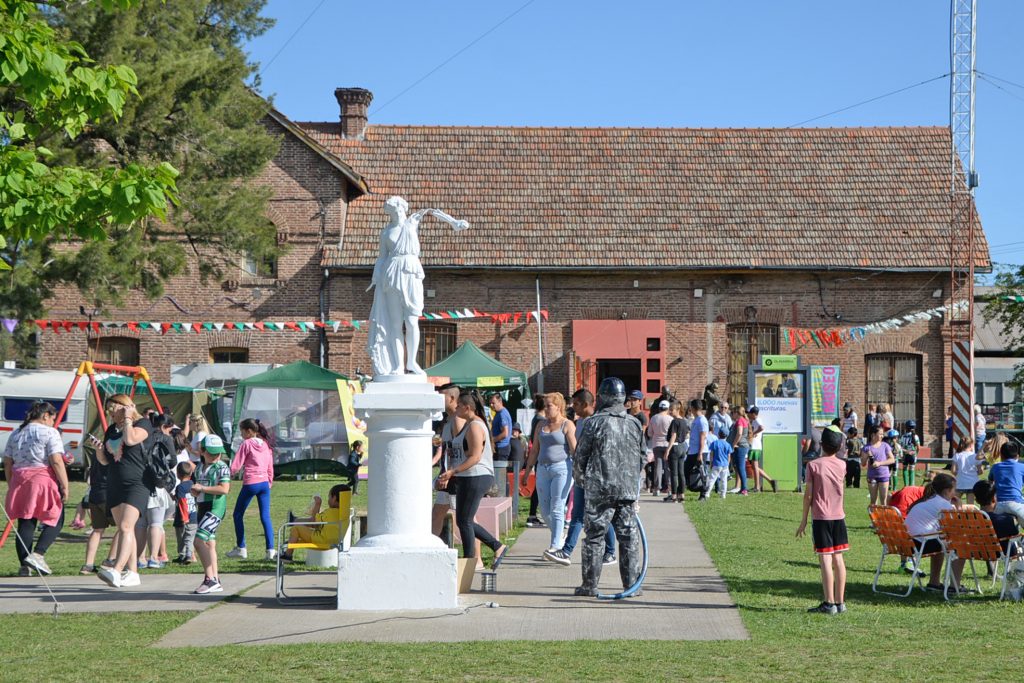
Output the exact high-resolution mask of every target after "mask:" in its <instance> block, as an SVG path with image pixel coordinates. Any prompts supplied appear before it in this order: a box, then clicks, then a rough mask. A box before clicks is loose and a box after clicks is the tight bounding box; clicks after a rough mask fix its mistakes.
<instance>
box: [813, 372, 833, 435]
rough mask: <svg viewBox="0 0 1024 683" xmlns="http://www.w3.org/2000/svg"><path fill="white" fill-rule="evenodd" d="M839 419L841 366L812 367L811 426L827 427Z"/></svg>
mask: <svg viewBox="0 0 1024 683" xmlns="http://www.w3.org/2000/svg"><path fill="white" fill-rule="evenodd" d="M837 417H839V366H838V365H812V366H811V424H812V425H814V426H815V427H827V426H828V425H830V424H832V420H834V419H836V418H837Z"/></svg>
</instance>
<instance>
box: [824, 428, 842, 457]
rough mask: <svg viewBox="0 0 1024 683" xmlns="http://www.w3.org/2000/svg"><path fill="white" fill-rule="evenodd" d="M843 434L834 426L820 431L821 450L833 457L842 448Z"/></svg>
mask: <svg viewBox="0 0 1024 683" xmlns="http://www.w3.org/2000/svg"><path fill="white" fill-rule="evenodd" d="M843 438H844V437H843V433H842V432H841V431H840V430H839V427H836V426H835V425H832V426H829V427H827V428H826V429H823V430H821V450H823V451H824V452H825V453H828V454H829V455H834V454H836V453H838V452H839V449H840V448H842V447H843Z"/></svg>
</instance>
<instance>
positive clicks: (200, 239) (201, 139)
mask: <svg viewBox="0 0 1024 683" xmlns="http://www.w3.org/2000/svg"><path fill="white" fill-rule="evenodd" d="M4 3H7V0H0V6H2V5H4ZM8 4H9V3H8ZM22 4H24V3H22ZM264 4H265V0H173V1H168V2H162V1H160V0H104V1H103V2H67V3H61V2H57V3H49V9H46V10H45V11H39V10H37V11H36V14H35V16H36V17H45V19H46V23H45V25H44V29H45V30H46V31H49V32H50V35H51V36H55V37H61V38H62V39H63V42H64V43H65V44H67V45H71V46H73V47H72V48H69V50H68V51H67V53H68V54H69V55H71V56H72V57H74V56H75V55H84V54H88V55H90V56H91V57H92V59H94V60H96V64H97V65H123V66H102V67H101V66H95V67H94V68H93V71H95V72H97V73H99V72H102V73H103V74H105V76H104V78H107V79H109V80H108V84H109V83H120V84H121V85H122V87H121V89H120V90H119V91H118V92H120V93H121V94H122V95H123V97H121V96H110V97H108V98H107V100H106V103H107V105H108V110H107V111H106V112H105V113H102V114H100V115H97V116H94V117H92V118H89V119H88V120H87V122H86V123H84V124H82V123H80V118H74V117H69V118H70V119H71V123H72V125H78V126H79V128H78V129H77V130H75V129H72V130H73V132H75V133H76V134H75V135H72V134H71V132H69V131H67V130H64V131H63V132H62V134H60V135H54V136H52V138H51V139H52V142H50V143H49V144H48V145H47V146H48V148H49V151H50V152H51V155H52V156H51V157H50V159H51V163H50V164H49V165H50V166H55V165H57V164H58V163H59V164H60V165H62V166H63V167H68V168H76V169H80V170H81V171H82V172H83V173H85V172H88V173H90V174H92V175H94V176H102V175H103V174H107V173H113V174H118V175H119V177H125V178H128V177H130V176H133V174H134V175H138V174H139V173H140V171H139V169H151V170H153V171H154V174H155V173H157V172H162V173H173V169H177V176H176V177H173V176H171V177H170V179H171V180H172V181H173V186H172V187H173V188H174V189H175V194H174V196H175V198H176V202H177V203H176V205H175V206H172V207H171V208H170V210H169V211H167V212H166V214H160V213H159V212H156V211H154V212H152V213H150V214H148V215H149V216H151V217H150V218H148V219H146V220H144V221H143V222H142V224H141V229H136V228H134V227H132V226H133V221H126V220H121V219H123V218H124V217H125V216H123V215H122V214H121V213H116V212H118V211H121V206H122V204H126V203H130V202H142V203H146V202H150V201H151V200H155V198H156V195H155V194H154V193H152V192H151V191H150V190H151V189H153V188H152V186H151V185H147V184H139V183H138V182H137V184H136V189H135V191H134V193H133V192H132V191H131V190H124V191H121V192H120V193H114V194H113V195H111V199H112V200H113V201H112V202H108V206H109V205H110V204H111V203H112V204H113V206H112V207H111V208H108V211H109V212H110V213H109V215H102V214H96V217H97V218H98V219H100V220H91V221H88V222H86V221H83V223H82V230H81V231H77V230H76V231H73V232H68V231H65V232H63V233H61V232H60V231H58V233H57V234H51V235H49V236H46V237H39V238H33V239H25V237H26V236H16V238H15V240H9V241H8V244H7V247H6V248H5V249H3V251H2V252H0V255H2V257H3V258H4V260H6V261H8V263H11V265H13V266H14V267H15V270H19V269H20V272H18V273H16V274H12V277H11V279H10V282H11V285H12V286H11V289H10V290H9V292H6V291H4V289H0V314H6V315H7V316H9V317H19V318H21V319H27V318H33V317H41V316H42V313H43V307H44V306H45V303H46V301H45V296H42V297H40V296H37V297H33V299H32V300H31V301H26V300H25V299H20V300H19V299H18V298H16V295H15V294H14V292H16V291H19V290H21V291H26V290H32V289H33V288H36V289H38V290H39V291H41V292H45V291H46V290H48V289H50V288H52V287H56V286H64V285H67V284H70V283H74V284H75V285H77V287H78V289H79V290H80V292H81V294H82V300H83V302H84V303H85V304H86V305H87V306H88V307H90V308H92V309H95V310H99V311H109V310H111V309H113V308H116V307H117V306H119V305H121V304H123V303H124V301H125V300H126V296H127V295H128V294H130V293H131V292H143V293H145V294H146V295H147V296H150V297H155V296H159V295H160V294H161V293H162V292H163V284H164V283H165V282H166V281H167V279H169V278H170V277H173V276H175V275H180V274H182V273H183V272H185V270H186V268H187V267H188V265H189V263H190V262H191V263H195V264H197V268H196V270H195V271H194V274H195V276H196V277H198V278H201V279H203V280H204V281H206V280H207V279H210V278H213V279H216V278H219V277H223V276H225V274H226V273H228V272H230V271H231V270H232V269H236V268H237V267H238V263H239V261H240V260H241V259H242V258H244V257H245V256H249V257H250V258H251V259H253V260H255V261H257V262H263V261H266V260H268V259H272V258H273V257H275V256H276V255H277V251H278V246H277V243H276V239H275V238H276V234H275V229H274V227H273V226H272V225H271V224H270V222H269V221H268V220H267V219H266V217H265V216H266V201H267V198H268V194H269V193H268V191H267V190H266V189H264V188H261V187H259V186H257V185H256V184H253V183H251V182H249V181H251V180H252V179H253V178H254V177H255V176H256V175H257V174H258V173H259V172H260V171H261V170H262V169H263V168H264V167H265V165H266V163H267V162H268V161H269V160H270V159H272V158H273V156H274V155H275V154H276V152H277V145H278V141H277V140H276V139H274V138H273V137H272V136H270V135H269V134H268V133H267V131H266V129H265V128H264V126H263V124H262V119H263V117H264V115H265V114H266V111H267V107H268V104H267V103H266V102H265V101H264V100H262V99H260V98H259V97H256V96H255V95H254V94H253V93H252V92H251V91H250V90H249V89H248V88H247V87H246V85H245V82H246V80H251V79H253V78H254V77H255V75H256V69H255V65H253V64H252V63H250V62H249V61H248V59H247V56H246V54H245V52H244V50H243V49H242V46H243V44H244V42H245V41H247V40H249V39H250V38H252V37H254V36H257V35H259V34H261V33H262V32H264V31H265V30H267V28H269V27H270V25H271V22H270V20H268V19H266V18H264V17H261V16H260V12H261V11H262V8H263V6H264ZM40 30H43V29H40ZM79 58H80V59H81V58H82V57H79ZM95 78H99V77H98V76H96V77H95ZM112 103H113V104H117V105H118V107H117V108H116V110H115V109H113V108H112ZM90 111H91V110H90ZM154 160H160V161H162V162H166V164H167V165H163V164H158V165H156V166H152V164H153V161H154ZM172 167H173V169H172ZM167 177H168V176H163V178H164V179H166V178H167ZM153 179H154V180H160V179H161V176H158V175H154V176H153ZM100 186H102V183H100ZM26 222H27V221H26ZM98 226H100V227H101V228H102V232H103V236H104V237H105V239H102V240H97V241H91V242H88V243H83V244H82V245H80V247H78V246H76V248H67V247H66V246H65V245H62V244H61V241H62V240H64V239H65V238H67V237H75V238H90V237H94V236H98V235H99V232H98V229H99V228H98ZM12 313H13V314H14V315H12Z"/></svg>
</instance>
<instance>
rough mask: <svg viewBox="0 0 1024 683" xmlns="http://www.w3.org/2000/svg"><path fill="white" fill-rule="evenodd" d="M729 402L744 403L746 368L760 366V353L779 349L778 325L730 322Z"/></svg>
mask: <svg viewBox="0 0 1024 683" xmlns="http://www.w3.org/2000/svg"><path fill="white" fill-rule="evenodd" d="M726 329H727V332H728V335H729V377H728V380H729V387H728V393H727V394H726V395H727V396H728V397H729V403H730V404H731V405H734V406H741V405H747V403H749V399H748V396H747V367H748V366H750V365H759V364H760V363H761V356H762V355H763V354H769V355H771V354H776V353H778V352H779V326H778V325H760V324H757V323H751V324H742V325H729V326H728V327H727V328H726Z"/></svg>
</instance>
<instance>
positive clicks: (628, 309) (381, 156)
mask: <svg viewBox="0 0 1024 683" xmlns="http://www.w3.org/2000/svg"><path fill="white" fill-rule="evenodd" d="M335 96H336V98H337V100H338V102H339V106H340V121H339V122H328V123H296V122H291V121H289V120H288V119H286V118H285V117H284V116H283V115H281V114H280V113H278V112H272V113H271V115H270V116H269V117H268V120H267V125H268V126H269V127H270V129H271V130H272V131H274V132H275V133H277V134H280V135H281V136H282V138H283V142H282V146H281V151H280V153H279V155H278V157H277V158H276V159H275V160H274V161H273V163H271V164H270V165H269V166H268V168H267V170H266V172H265V173H264V175H263V178H262V181H263V182H266V183H268V184H270V185H271V187H272V188H273V190H274V198H273V200H272V202H271V215H270V216H269V218H270V219H271V220H272V221H273V222H274V224H275V225H276V226H277V228H278V234H279V239H280V240H281V241H282V242H284V243H286V244H287V245H288V247H289V251H288V253H287V255H285V256H283V257H282V258H281V259H280V260H279V262H278V263H277V264H276V266H275V269H274V275H273V277H258V276H256V275H252V274H250V272H251V271H254V270H255V269H254V268H252V267H251V264H246V263H245V259H244V255H240V257H239V275H238V277H237V278H236V279H229V281H227V282H225V283H224V284H223V285H222V286H220V287H219V288H216V289H215V288H204V287H200V286H198V285H197V283H196V281H195V280H194V278H190V277H182V278H178V279H177V280H175V281H174V282H172V283H171V284H170V285H169V286H168V288H167V296H165V297H163V298H162V299H160V300H158V301H155V302H153V301H146V300H144V299H142V298H141V297H140V298H139V299H137V300H134V301H132V302H130V304H129V305H128V306H126V308H125V309H124V310H122V311H119V312H118V313H117V314H116V316H113V317H112V318H111V319H117V320H153V321H161V320H193V321H212V320H226V321H241V322H249V323H254V322H256V321H264V320H272V321H295V320H306V321H319V320H364V319H365V318H366V317H367V316H368V314H369V309H370V303H371V295H370V293H367V292H366V291H365V290H366V287H367V285H368V282H369V277H370V272H371V270H372V267H373V262H374V259H375V258H376V255H377V249H378V247H377V240H378V234H379V230H380V228H381V227H383V225H384V222H385V216H384V213H383V211H382V204H383V201H384V200H385V199H386V198H387V197H389V196H391V195H392V194H399V195H402V196H403V197H405V198H406V199H407V200H408V202H409V205H410V207H411V208H412V209H418V208H424V207H428V206H430V207H436V208H441V209H443V210H445V211H447V212H448V213H450V214H452V215H453V216H455V217H457V218H465V219H467V220H469V221H470V223H471V225H472V227H471V229H470V230H469V231H468V232H464V233H459V234H458V235H456V234H454V233H453V232H452V231H451V229H450V228H449V227H448V226H446V225H444V224H442V223H440V222H438V221H436V220H433V219H427V220H426V221H424V222H423V224H422V225H421V228H420V241H421V245H422V255H421V260H422V262H423V265H424V268H425V270H426V273H427V279H426V283H425V289H426V310H427V311H428V312H429V311H447V310H452V309H460V310H461V309H464V308H470V309H479V310H483V311H493V312H504V311H524V310H527V309H532V308H534V307H535V306H536V305H537V292H538V290H539V292H540V300H541V307H542V308H543V309H545V310H546V311H547V312H548V319H547V320H546V321H545V322H543V323H542V325H541V326H540V327H538V325H537V323H536V322H532V321H530V322H527V321H525V320H522V319H521V320H519V321H517V322H507V323H495V322H492V321H491V320H489V319H483V320H480V319H473V320H458V321H456V320H446V321H443V322H442V321H430V322H425V323H423V331H424V334H423V337H424V345H423V349H422V350H421V355H422V362H423V363H424V364H425V365H429V364H432V363H434V362H437V361H439V360H441V359H442V358H443V357H444V356H446V355H447V354H448V353H450V352H451V351H453V350H454V349H455V348H456V347H457V345H458V344H459V343H461V342H462V341H463V340H466V339H471V340H473V341H474V342H476V343H477V344H478V345H479V346H480V347H481V348H483V349H484V350H486V351H487V352H489V353H491V354H492V355H494V356H495V357H496V358H498V359H499V360H501V361H502V362H504V363H506V364H508V365H511V366H514V367H517V368H520V369H523V370H525V371H526V372H527V373H528V374H529V375H530V376H531V380H530V381H531V386H533V387H534V388H535V389H536V386H537V383H538V380H540V381H542V382H543V386H544V388H545V389H546V390H548V391H550V390H560V391H569V390H571V389H573V388H574V385H575V384H576V383H578V382H579V381H584V382H593V381H595V380H596V379H599V378H600V376H602V375H604V374H617V375H619V376H623V377H625V378H627V379H628V381H629V383H631V384H633V385H636V386H638V387H640V388H642V389H644V390H646V391H647V392H648V393H649V394H655V393H657V391H658V389H659V388H660V386H661V385H662V384H668V385H669V386H670V387H671V388H672V389H673V391H674V392H675V393H676V394H677V395H680V396H691V395H697V394H699V392H700V390H701V389H702V388H703V386H704V384H706V383H707V382H708V381H710V380H712V379H717V380H718V382H719V384H720V385H721V386H722V390H723V392H724V394H725V395H726V396H729V397H730V398H731V399H732V400H733V401H734V402H736V401H739V400H741V397H744V396H745V395H746V381H747V380H746V372H745V370H746V367H747V364H748V363H750V362H757V359H758V355H759V354H761V353H768V352H772V353H776V352H783V353H788V352H791V351H793V346H791V345H790V344H787V343H786V338H785V333H780V331H781V330H784V329H785V328H787V327H794V328H831V327H847V328H848V327H851V326H857V325H866V324H869V323H873V322H877V321H882V320H886V319H891V318H894V317H902V316H905V315H907V314H911V313H914V312H917V311H921V310H926V309H933V308H935V307H938V306H941V305H942V304H943V303H944V302H945V301H946V296H947V295H948V279H949V266H948V258H949V257H948V244H949V237H948V224H949V194H948V187H949V163H950V161H949V160H950V141H949V131H948V129H945V128H937V127H936V128H832V129H626V128H609V129H591V128H513V127H507V128H506V127H494V128H490V127H488V128H471V127H441V126H437V127H434V126H393V125H387V126H384V125H369V124H368V121H367V110H368V105H369V103H370V101H371V99H372V95H371V94H370V93H369V92H368V91H365V90H361V89H356V88H352V89H339V90H338V91H336V92H335ZM978 244H979V246H978V253H977V254H976V264H977V267H979V268H981V269H985V268H988V267H989V265H990V264H989V257H988V248H987V245H986V243H985V240H984V238H982V239H980V240H978ZM78 305H79V302H78V301H77V300H76V298H75V296H74V292H73V291H65V292H61V293H58V295H57V296H56V297H55V298H54V301H53V305H52V308H51V317H54V318H60V317H61V316H64V317H68V316H70V317H72V318H75V319H78V318H80V316H79V315H78V314H77V311H78ZM538 331H541V332H542V335H543V361H541V360H540V357H539V352H538V338H537V335H538ZM87 338H88V340H89V341H90V342H91V346H90V347H89V349H88V350H87V348H86V343H87ZM944 339H945V337H944V330H943V326H942V322H941V320H940V319H932V320H929V321H918V322H913V323H910V324H907V325H904V326H902V327H900V328H899V329H897V330H892V331H889V332H887V333H883V334H873V335H869V336H867V337H865V338H864V339H863V340H860V341H855V342H850V343H847V344H844V345H843V346H841V347H837V348H824V347H822V348H819V347H818V346H817V345H815V344H805V343H803V342H801V343H800V344H799V345H798V348H796V350H795V353H798V354H799V355H800V356H801V359H802V360H803V362H805V363H806V364H808V365H810V364H837V365H840V366H841V368H842V374H841V387H840V393H841V399H842V400H849V401H851V402H852V403H854V404H855V405H856V406H858V409H859V410H861V412H863V406H864V404H865V403H866V402H867V401H869V400H870V401H886V402H890V403H893V404H894V405H895V410H896V414H897V418H898V419H900V420H904V419H909V418H916V419H918V421H919V424H920V425H922V429H923V432H924V434H925V435H926V441H931V440H933V439H934V438H935V437H936V436H937V435H938V434H939V432H940V431H941V428H942V421H943V417H944V406H945V405H946V404H947V403H948V397H947V396H946V394H947V393H948V387H947V385H948V382H947V380H946V378H947V377H948V375H949V363H948V358H947V352H946V342H945V341H944ZM365 340H366V335H365V330H364V329H363V330H360V329H354V328H352V327H348V326H343V327H341V328H339V329H338V330H333V329H332V328H331V327H330V326H328V327H327V328H324V329H314V330H311V331H310V332H309V333H299V332H278V333H269V332H260V331H258V330H245V331H239V330H232V331H227V330H222V331H217V330H209V331H207V330H203V331H201V332H200V333H198V334H195V333H192V334H173V333H171V334H168V335H161V334H159V333H158V332H153V331H135V332H133V331H129V330H116V331H115V330H101V331H100V333H99V334H93V333H88V334H86V333H78V332H72V333H68V334H59V335H57V334H53V333H42V334H41V354H40V360H41V364H42V365H43V366H44V367H71V366H73V365H74V364H75V363H76V362H77V361H78V360H80V359H81V358H83V357H84V356H85V354H86V353H92V354H94V355H95V354H98V356H99V357H106V358H109V357H110V356H111V354H112V353H113V354H118V355H119V357H120V359H121V360H125V358H127V359H132V360H134V359H137V360H138V361H139V362H141V363H142V364H144V365H146V366H147V367H148V368H149V369H150V371H151V373H152V374H154V376H156V377H157V378H158V379H165V378H166V377H167V374H168V372H169V366H170V364H172V363H186V362H213V361H218V362H231V361H243V360H244V361H248V362H254V363H267V362H288V361H290V360H295V359H300V358H301V359H306V360H310V361H312V362H320V361H321V360H322V361H323V362H324V363H325V364H326V365H327V366H329V367H330V368H332V369H334V370H337V371H340V372H346V373H351V372H354V371H355V370H356V369H360V370H363V371H367V370H368V369H369V367H370V363H369V358H368V356H367V355H366V353H365V350H364V346H365Z"/></svg>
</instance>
